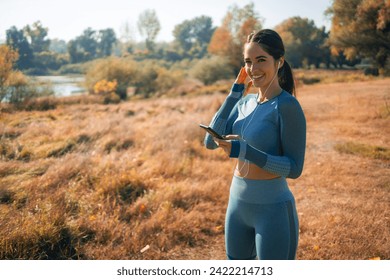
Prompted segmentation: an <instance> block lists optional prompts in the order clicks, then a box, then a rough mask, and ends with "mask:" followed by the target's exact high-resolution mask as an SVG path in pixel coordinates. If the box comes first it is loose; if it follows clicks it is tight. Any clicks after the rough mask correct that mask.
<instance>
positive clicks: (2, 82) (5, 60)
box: [0, 45, 19, 102]
mask: <svg viewBox="0 0 390 280" xmlns="http://www.w3.org/2000/svg"><path fill="white" fill-rule="evenodd" d="M18 56H19V55H18V52H17V51H15V50H12V49H11V48H10V47H9V46H7V45H0V102H1V101H2V100H3V99H4V97H5V96H6V95H7V82H8V79H9V77H10V75H11V74H12V72H13V69H12V68H13V65H14V63H15V62H16V61H17V60H18Z"/></svg>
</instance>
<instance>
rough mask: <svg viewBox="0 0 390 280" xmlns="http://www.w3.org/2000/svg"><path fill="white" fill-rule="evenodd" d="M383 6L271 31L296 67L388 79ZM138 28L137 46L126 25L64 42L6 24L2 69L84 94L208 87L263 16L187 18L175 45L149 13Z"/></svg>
mask: <svg viewBox="0 0 390 280" xmlns="http://www.w3.org/2000/svg"><path fill="white" fill-rule="evenodd" d="M389 3H390V1H371V0H357V1H353V2H351V1H349V0H334V1H333V3H332V6H331V7H329V8H328V10H327V11H326V12H325V15H327V16H328V18H329V19H330V20H331V22H332V25H331V30H330V31H327V30H326V29H325V27H317V26H316V25H315V24H314V21H313V20H310V19H308V18H301V17H292V18H289V19H286V20H285V21H283V22H282V23H280V24H279V25H277V26H276V27H275V30H276V31H277V32H279V34H280V35H281V37H282V38H283V40H284V43H285V49H286V55H285V56H286V60H288V61H289V62H290V64H291V65H292V66H293V67H294V68H342V67H346V66H348V67H354V66H356V65H357V64H360V66H361V67H362V66H365V67H368V70H367V73H370V74H375V75H379V74H380V75H388V74H389V73H390V70H389V69H390V56H389V54H390V35H389V32H390V4H389ZM137 26H138V30H139V33H140V34H141V35H142V36H143V37H144V38H145V41H143V42H136V41H135V40H133V39H132V38H133V36H132V32H131V31H130V28H129V26H124V28H123V30H122V34H120V37H118V35H117V34H116V33H115V31H114V30H113V29H112V28H107V29H102V30H93V29H92V28H87V29H86V30H84V31H83V32H82V34H81V35H79V36H77V37H76V38H74V39H72V40H70V41H69V42H65V41H63V40H58V39H54V40H50V39H48V33H49V29H48V28H47V27H44V26H42V24H41V22H39V21H38V22H35V23H33V24H32V25H27V26H25V27H24V28H22V29H18V28H16V27H15V26H12V27H10V28H9V29H8V30H7V32H6V44H5V45H6V47H7V48H8V50H6V49H4V48H3V51H2V52H0V55H3V56H4V55H5V54H7V53H8V56H9V58H8V60H7V59H2V60H0V61H3V62H2V63H3V64H5V63H6V61H8V62H7V63H8V64H7V67H9V66H10V65H12V68H13V69H14V70H20V71H22V72H23V73H25V74H29V75H32V74H69V73H82V74H86V76H87V82H88V89H89V91H90V92H94V91H98V92H101V90H100V89H98V90H95V89H96V87H95V85H96V83H98V82H100V83H99V84H98V85H99V86H100V87H102V88H106V86H107V85H111V87H112V85H115V89H113V91H115V92H116V93H117V94H118V96H120V97H121V98H124V97H126V95H127V91H128V90H129V88H130V87H131V88H135V91H134V92H135V94H137V93H142V94H143V95H144V96H149V95H151V94H153V93H155V92H156V91H161V90H168V89H169V88H172V87H174V86H176V85H178V84H180V82H181V80H182V78H183V77H184V78H185V77H193V78H196V79H198V80H200V81H202V82H203V83H204V84H206V85H207V84H212V83H214V82H215V81H218V80H220V79H226V78H229V77H232V76H233V75H234V73H237V72H238V70H239V68H240V67H241V65H242V64H243V59H242V51H243V45H244V43H245V41H246V38H247V36H248V35H249V34H250V33H251V32H253V31H254V30H259V29H261V28H262V27H263V19H262V17H261V15H260V14H259V13H258V12H257V11H256V10H255V5H254V3H250V4H248V5H246V6H244V7H242V8H240V7H238V6H237V5H233V6H231V7H230V8H229V9H228V10H227V13H226V15H225V17H224V18H223V21H222V23H221V25H220V26H214V25H213V22H212V19H211V17H209V16H199V17H195V18H193V19H188V20H185V21H183V22H182V23H180V24H178V25H176V26H175V27H174V30H173V36H174V40H173V41H172V42H164V43H161V42H156V37H157V35H158V33H159V31H160V21H159V19H158V16H157V13H156V12H155V11H154V10H145V11H144V12H142V13H141V14H140V16H139V18H138V22H137ZM9 50H11V51H12V52H16V53H17V55H16V54H15V53H9ZM11 58H12V59H11ZM105 60H107V61H105ZM7 67H2V65H0V68H3V69H8V68H7ZM96 69H101V70H100V71H96ZM3 72H4V71H3ZM18 75H19V76H18V77H19V78H18V79H16V78H12V79H11V78H10V77H15V75H10V76H9V78H8V82H7V81H6V80H7V79H6V78H5V75H2V77H0V89H1V88H3V96H5V95H6V94H5V93H4V92H7V91H8V92H9V91H10V90H9V89H7V91H5V90H4V88H5V87H6V86H7V85H8V87H9V86H10V85H13V84H15V83H16V84H18V83H19V84H21V82H20V81H21V78H20V77H21V76H20V74H18ZM15 79H16V80H15ZM19 84H18V85H19ZM22 84H23V83H22ZM94 88H95V89H94ZM0 91H1V90H0Z"/></svg>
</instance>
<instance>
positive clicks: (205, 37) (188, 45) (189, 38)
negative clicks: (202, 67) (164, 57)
mask: <svg viewBox="0 0 390 280" xmlns="http://www.w3.org/2000/svg"><path fill="white" fill-rule="evenodd" d="M214 30H215V28H213V20H212V18H211V17H208V16H200V17H196V18H194V19H192V20H185V21H183V22H182V23H181V24H178V25H176V26H175V28H174V30H173V36H174V37H175V40H174V43H175V44H177V45H178V46H179V47H180V48H181V50H182V51H183V53H184V54H185V55H186V56H189V57H191V58H193V57H197V58H200V57H203V56H204V55H205V54H206V53H207V47H208V44H209V43H210V39H211V36H212V35H213V32H214Z"/></svg>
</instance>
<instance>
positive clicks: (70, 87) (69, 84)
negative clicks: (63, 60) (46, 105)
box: [34, 76, 87, 97]
mask: <svg viewBox="0 0 390 280" xmlns="http://www.w3.org/2000/svg"><path fill="white" fill-rule="evenodd" d="M34 79H36V80H38V81H39V82H44V83H45V84H47V85H48V86H50V87H52V88H53V91H54V96H56V97H64V96H72V95H82V94H85V93H86V92H87V90H86V88H85V87H84V85H83V83H84V76H34Z"/></svg>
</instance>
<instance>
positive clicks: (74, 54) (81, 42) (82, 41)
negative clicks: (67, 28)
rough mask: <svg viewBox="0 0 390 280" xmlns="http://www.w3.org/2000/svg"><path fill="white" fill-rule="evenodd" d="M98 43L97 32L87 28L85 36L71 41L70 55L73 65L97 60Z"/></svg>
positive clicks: (69, 46) (69, 44)
mask: <svg viewBox="0 0 390 280" xmlns="http://www.w3.org/2000/svg"><path fill="white" fill-rule="evenodd" d="M97 50H98V41H97V37H96V31H94V30H92V28H90V27H89V28H87V29H85V30H84V31H83V34H82V35H80V36H78V37H77V38H76V39H74V40H71V41H69V43H68V53H69V56H70V61H71V63H79V62H85V61H88V60H92V59H95V58H97V56H98V55H97Z"/></svg>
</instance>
